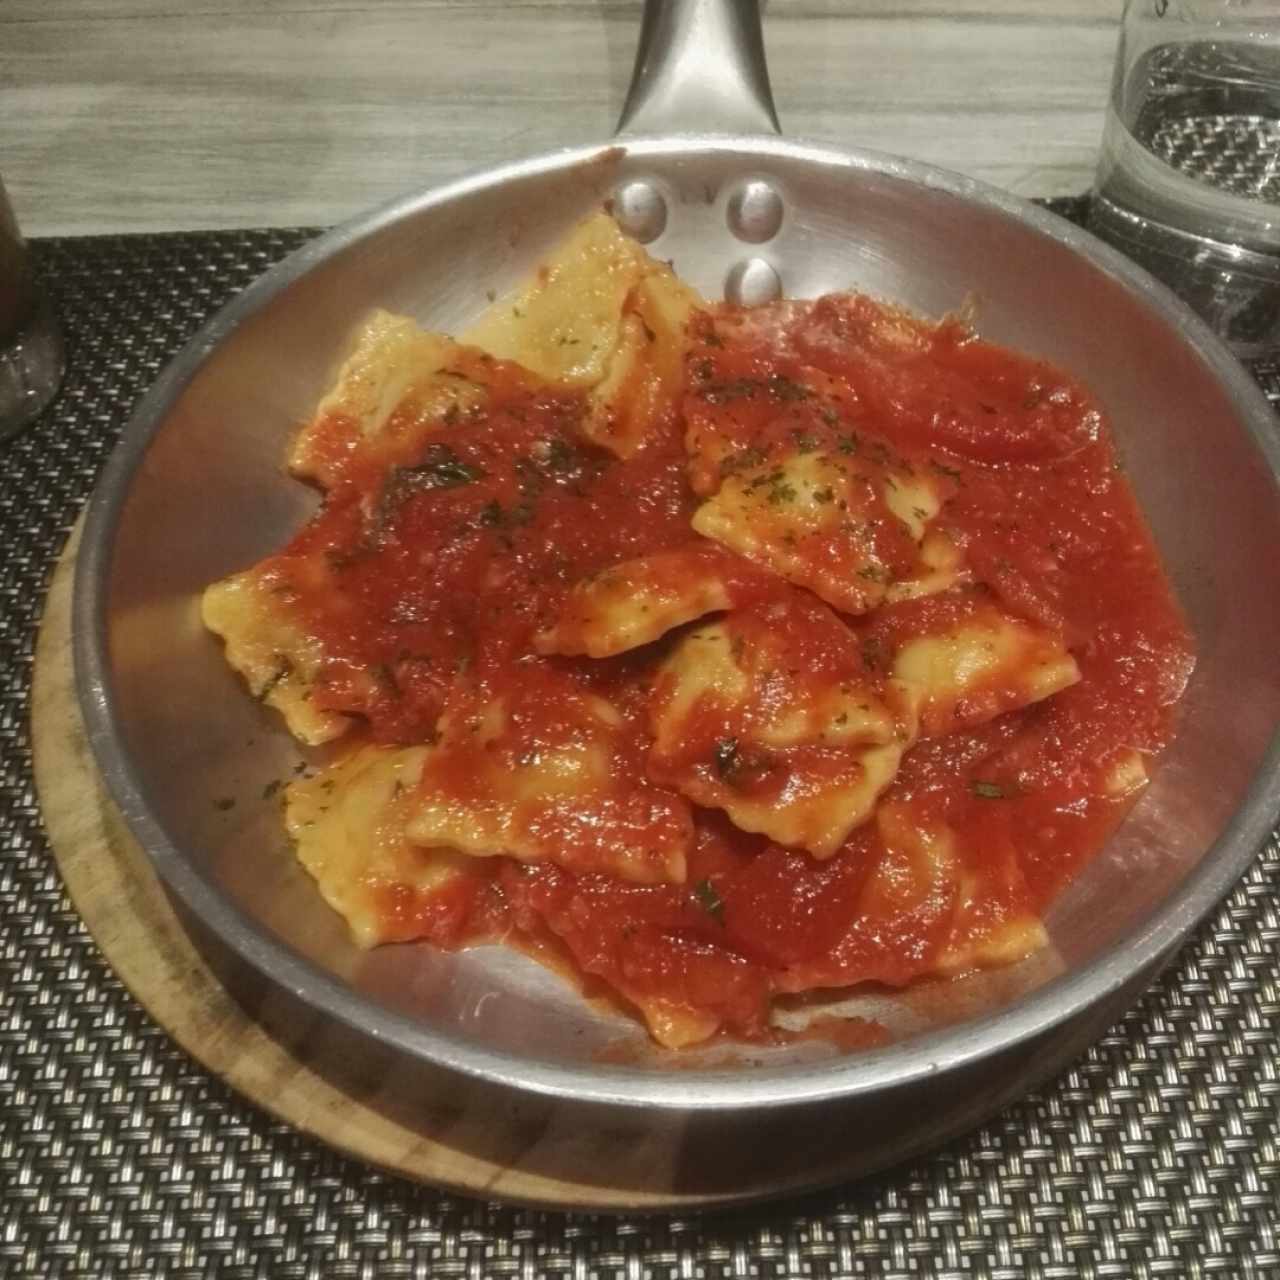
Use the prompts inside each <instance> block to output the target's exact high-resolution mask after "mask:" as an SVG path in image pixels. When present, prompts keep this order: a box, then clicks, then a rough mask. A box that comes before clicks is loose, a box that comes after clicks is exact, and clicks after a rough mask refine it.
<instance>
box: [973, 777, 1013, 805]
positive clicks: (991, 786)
mask: <svg viewBox="0 0 1280 1280" xmlns="http://www.w3.org/2000/svg"><path fill="white" fill-rule="evenodd" d="M970 789H971V790H972V791H973V794H974V795H975V796H979V797H981V798H982V799H983V800H1003V799H1004V798H1005V789H1004V788H1003V787H1002V786H1000V784H999V783H997V782H979V781H976V780H975V781H974V782H972V783H971V784H970Z"/></svg>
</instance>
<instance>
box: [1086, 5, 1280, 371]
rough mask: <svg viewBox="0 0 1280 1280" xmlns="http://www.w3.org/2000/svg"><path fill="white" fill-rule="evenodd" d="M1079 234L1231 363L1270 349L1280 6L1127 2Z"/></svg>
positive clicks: (1279, 308)
mask: <svg viewBox="0 0 1280 1280" xmlns="http://www.w3.org/2000/svg"><path fill="white" fill-rule="evenodd" d="M1090 225H1091V228H1092V230H1094V231H1095V232H1096V233H1097V234H1098V235H1101V236H1102V237H1103V238H1104V239H1106V240H1109V241H1111V242H1112V243H1113V244H1115V245H1117V246H1118V247H1119V248H1121V249H1123V250H1124V251H1125V252H1126V253H1128V254H1129V255H1130V256H1131V257H1133V258H1135V259H1137V260H1138V261H1139V262H1140V263H1141V264H1142V265H1143V266H1145V267H1146V268H1147V269H1148V270H1149V271H1151V272H1152V273H1153V274H1155V275H1157V276H1159V277H1160V278H1161V279H1162V280H1164V281H1165V283H1166V284H1168V285H1170V286H1171V287H1172V288H1173V289H1174V291H1175V292H1176V293H1178V294H1180V295H1181V296H1182V297H1183V298H1184V299H1185V300H1186V301H1187V302H1189V303H1190V304H1191V305H1192V306H1193V307H1194V308H1195V309H1196V310H1197V311H1199V312H1200V314H1201V315H1202V316H1203V317H1204V318H1205V319H1206V320H1207V321H1208V322H1209V324H1210V325H1211V326H1212V327H1213V328H1214V329H1215V330H1216V331H1217V332H1218V333H1219V334H1220V335H1221V336H1222V337H1223V338H1225V339H1226V340H1227V341H1228V342H1229V343H1230V344H1231V345H1232V347H1233V348H1234V349H1235V350H1236V351H1237V353H1239V354H1240V355H1257V354H1261V353H1262V352H1266V351H1274V350H1276V349H1277V348H1280V0H1128V3H1126V4H1125V7H1124V15H1123V17H1122V19H1121V27H1120V44H1119V49H1118V51H1117V54H1116V66H1115V76H1114V79H1113V81H1112V86H1111V101H1110V105H1109V107H1108V109H1107V123H1106V129H1105V132H1104V135H1103V142H1102V157H1101V160H1100V163H1099V167H1098V176H1097V183H1096V185H1095V187H1094V199H1093V202H1092V207H1091V214H1090Z"/></svg>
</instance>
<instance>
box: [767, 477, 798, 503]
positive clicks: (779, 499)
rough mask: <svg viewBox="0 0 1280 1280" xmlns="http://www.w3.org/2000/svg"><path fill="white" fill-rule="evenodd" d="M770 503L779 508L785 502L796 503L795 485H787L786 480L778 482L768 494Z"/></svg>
mask: <svg viewBox="0 0 1280 1280" xmlns="http://www.w3.org/2000/svg"><path fill="white" fill-rule="evenodd" d="M768 498H769V502H770V504H771V505H772V506H775V507H776V506H779V505H780V504H781V503H783V502H794V501H795V498H796V491H795V487H794V486H793V485H789V484H787V482H786V481H785V480H776V481H775V482H774V483H773V486H772V487H771V488H770V490H769V493H768Z"/></svg>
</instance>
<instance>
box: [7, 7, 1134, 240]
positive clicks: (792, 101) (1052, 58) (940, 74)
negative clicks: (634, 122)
mask: <svg viewBox="0 0 1280 1280" xmlns="http://www.w3.org/2000/svg"><path fill="white" fill-rule="evenodd" d="M640 9H641V6H640V4H639V3H638V2H636V0H501V2H500V3H492V2H490V0H0V175H2V176H3V178H4V181H5V183H6V185H7V186H8V188H9V192H10V196H11V198H12V200H13V203H14V206H15V207H16V209H17V212H18V215H19V218H20V220H21V222H22V224H23V227H24V229H25V230H26V231H27V233H28V234H31V235H74V234H89V233H95V232H126V231H161V230H194V229H199V228H221V227H244V226H286V225H296V224H307V225H317V224H328V223H332V222H335V221H338V220H341V219H342V218H345V217H347V216H348V215H350V214H354V213H356V212H359V211H360V210H362V209H365V208H367V207H369V206H371V205H373V204H376V203H378V202H379V201H382V200H384V199H386V198H389V197H391V196H394V195H397V194H400V193H402V192H404V191H407V190H412V189H414V188H420V187H422V186H425V185H428V184H430V183H431V182H433V181H436V180H439V179H441V178H443V177H446V176H448V175H450V174H454V173H458V172H462V171H463V170H466V169H469V168H473V167H475V166H477V165H481V164H485V163H489V162H493V161H497V160H500V159H504V158H513V157H516V156H519V155H521V154H528V153H531V152H535V151H539V150H545V149H547V148H550V147H554V146H557V145H561V144H567V143H574V142H583V141H589V140H591V139H594V138H603V137H606V136H608V135H609V133H610V132H611V131H612V128H613V125H614V123H615V122H616V119H617V116H618V112H619V110H620V108H621V105H622V101H623V97H624V95H625V92H626V88H627V83H628V80H629V77H630V72H631V65H632V60H633V57H634V53H635V44H636V36H637V33H638V30H639V23H640ZM1119 10H1120V0H1004V2H1003V3H1000V2H999V0H995V2H992V0H988V2H987V3H980V2H979V0H897V2H896V3H889V2H888V0H766V3H765V39H766V44H767V46H768V51H769V62H770V70H771V73H772V79H773V87H774V95H775V98H776V100H777V103H778V108H779V113H780V115H781V118H782V122H783V127H784V129H785V130H786V131H787V132H788V133H789V134H792V135H796V136H807V137H811V138H818V139H826V140H833V141H837V142H842V143H846V144H852V145H861V146H870V147H875V148H877V149H879V150H884V151H891V152H897V153H900V154H903V155H908V156H912V157H914V158H916V159H920V160H925V161H929V162H931V163H935V164H941V165H945V166H947V167H949V168H952V169H958V170H961V171H962V172H965V173H968V174H971V175H973V176H975V177H978V178H982V179H984V180H986V181H988V182H993V183H996V184H998V185H1000V186H1002V187H1005V188H1007V189H1009V190H1012V191H1015V192H1018V193H1019V194H1022V195H1028V196H1047V195H1066V194H1074V193H1078V192H1080V191H1083V190H1085V189H1086V188H1087V187H1088V185H1089V182H1090V179H1091V175H1092V172H1093V167H1094V162H1095V158H1096V155H1097V148H1098V141H1099V138H1100V135H1101V130H1102V118H1103V109H1104V104H1105V100H1106V94H1107V87H1108V83H1109V78H1110V68H1111V61H1112V56H1113V52H1114V46H1115V40H1116V24H1117V20H1118V16H1119Z"/></svg>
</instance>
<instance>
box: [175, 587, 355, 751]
mask: <svg viewBox="0 0 1280 1280" xmlns="http://www.w3.org/2000/svg"><path fill="white" fill-rule="evenodd" d="M313 569H314V571H315V572H319V571H320V568H319V566H313ZM200 609H201V616H202V618H203V620H204V625H205V626H206V627H208V628H209V630H210V631H212V632H214V633H215V634H217V635H218V636H220V637H221V638H222V641H223V646H224V648H223V652H224V654H225V656H226V659H227V662H228V663H229V664H230V665H231V666H232V667H233V668H234V669H235V670H236V671H238V672H239V673H240V675H241V676H243V677H244V681H245V683H246V684H247V685H248V686H249V692H250V693H252V694H253V696H254V697H255V698H257V699H258V701H259V702H263V703H265V704H266V705H267V706H269V707H274V708H275V709H276V710H277V711H278V712H279V713H280V714H281V715H282V716H283V717H284V722H285V724H286V725H287V726H288V728H289V732H290V733H291V734H293V736H294V737H295V738H297V739H298V741H299V742H305V743H307V744H308V745H309V746H313V747H314V746H319V745H320V744H321V743H324V742H331V741H332V740H333V739H334V738H339V737H341V736H342V735H343V734H344V733H346V731H347V730H348V729H349V728H350V726H351V720H350V718H349V717H347V716H345V715H341V714H339V713H337V712H334V711H325V710H322V709H321V708H319V707H317V706H316V705H315V703H314V702H313V701H312V693H313V691H314V688H315V683H316V679H317V677H318V675H319V673H320V671H321V669H322V667H323V665H324V662H325V653H324V650H323V647H322V646H321V644H320V642H319V640H317V639H316V637H315V636H314V635H313V634H311V633H310V632H309V631H308V629H307V627H306V625H305V623H304V621H303V619H302V618H301V617H299V616H298V615H297V613H296V611H295V610H294V608H293V607H292V604H291V602H290V598H289V595H288V591H287V587H286V586H285V585H284V584H282V583H281V582H280V581H279V580H278V579H277V578H275V577H273V575H272V574H271V573H270V571H269V570H268V569H264V567H263V566H258V567H256V568H253V569H247V570H245V571H244V572H243V573H236V574H232V575H231V576H230V577H228V578H223V579H221V581H219V582H215V583H213V585H212V586H209V587H206V588H205V591H204V595H203V597H202V598H201V602H200Z"/></svg>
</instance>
